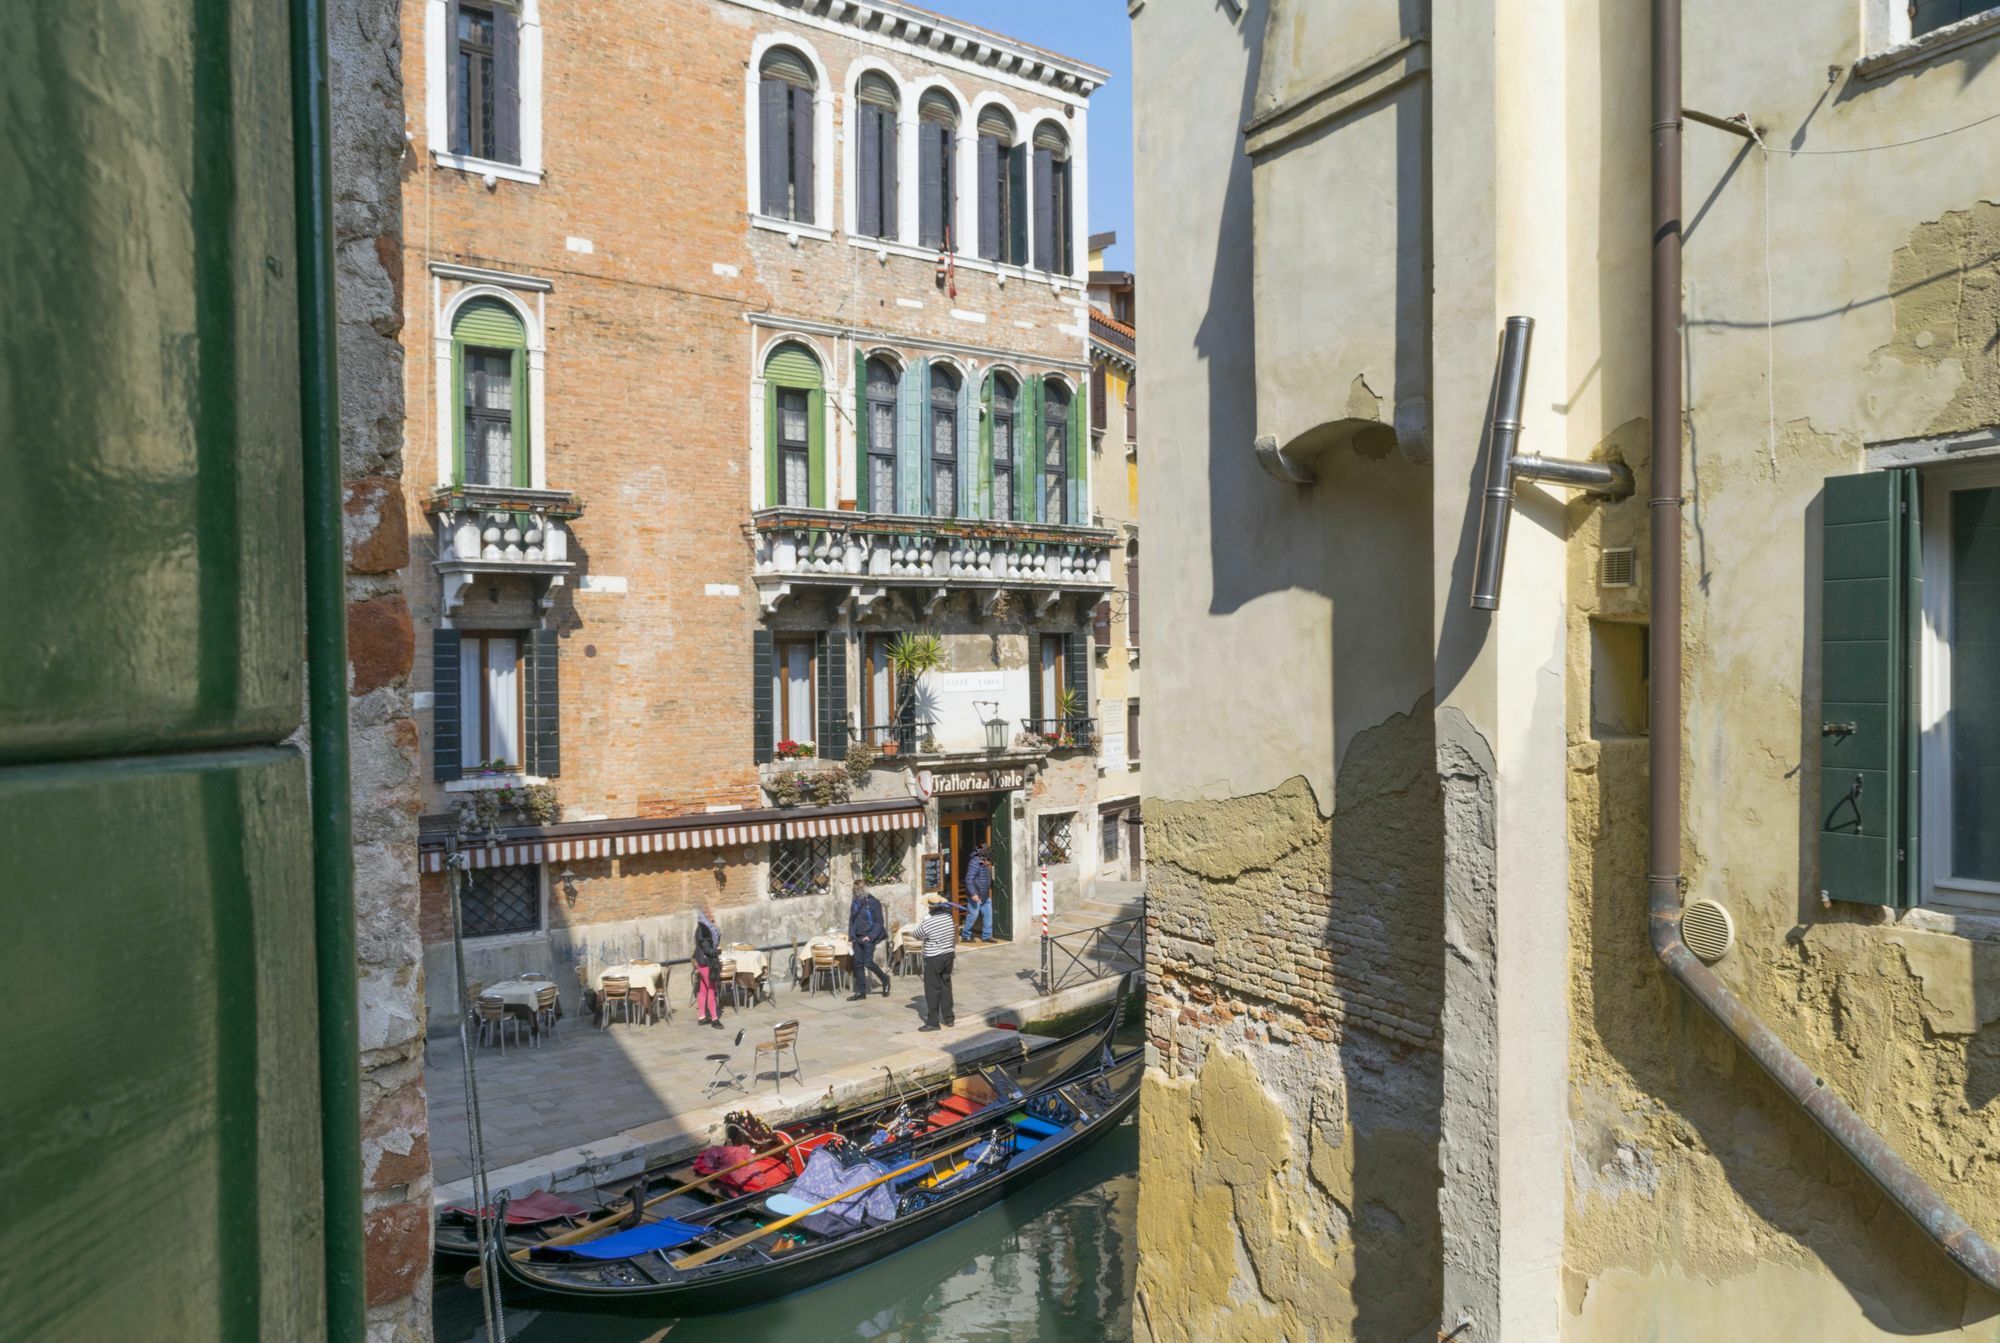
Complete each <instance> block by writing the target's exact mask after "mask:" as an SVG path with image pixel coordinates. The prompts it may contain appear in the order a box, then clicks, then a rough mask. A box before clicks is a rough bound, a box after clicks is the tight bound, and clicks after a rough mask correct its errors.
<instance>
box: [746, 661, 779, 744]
mask: <svg viewBox="0 0 2000 1343" xmlns="http://www.w3.org/2000/svg"><path fill="white" fill-rule="evenodd" d="M776 663H777V650H776V648H775V647H774V646H773V643H772V639H771V631H769V630H767V629H764V628H762V627H759V628H758V629H756V630H753V631H751V634H750V680H751V687H750V730H751V732H752V733H753V734H754V736H755V740H754V741H753V742H752V743H751V748H752V749H751V754H752V756H753V757H754V758H755V759H756V762H757V763H758V764H760V765H762V764H767V763H769V761H770V759H771V747H772V738H771V722H772V716H773V715H772V713H771V677H772V675H773V674H774V673H775V671H776Z"/></svg>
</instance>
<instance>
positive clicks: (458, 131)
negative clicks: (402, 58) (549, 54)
mask: <svg viewBox="0 0 2000 1343" xmlns="http://www.w3.org/2000/svg"><path fill="white" fill-rule="evenodd" d="M454 41H455V43H456V46H457V50H456V52H455V53H454V60H455V61H456V62H457V71H456V73H457V75H458V89H459V98H458V117H457V120H456V124H455V125H454V126H453V127H452V141H453V143H452V150H453V152H455V153H459V154H470V155H472V156H474V157H475V158H482V159H490V158H494V157H496V154H497V150H498V146H497V144H496V143H495V138H494V124H493V122H494V116H493V114H494V110H495V109H494V84H495V79H494V75H495V71H494V68H493V11H492V10H490V9H480V8H477V7H475V6H472V5H460V6H459V7H458V32H457V33H456V34H454Z"/></svg>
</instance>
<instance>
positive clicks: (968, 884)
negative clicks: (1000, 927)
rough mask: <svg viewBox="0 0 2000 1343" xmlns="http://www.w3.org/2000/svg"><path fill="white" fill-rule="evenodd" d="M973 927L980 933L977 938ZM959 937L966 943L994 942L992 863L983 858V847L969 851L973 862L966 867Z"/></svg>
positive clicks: (984, 855) (985, 857)
mask: <svg viewBox="0 0 2000 1343" xmlns="http://www.w3.org/2000/svg"><path fill="white" fill-rule="evenodd" d="M982 920H984V922H983V923H982V922H981V921H982ZM975 927H976V928H978V929H979V930H980V931H979V933H978V934H977V935H974V933H973V929H974V928H975ZM958 935H959V936H960V937H961V938H963V939H964V940H966V941H967V942H982V941H983V942H991V941H992V940H993V860H992V859H991V858H989V857H987V856H986V846H985V845H984V844H981V845H980V846H979V847H978V848H976V849H974V850H973V851H972V861H971V862H969V863H967V864H966V865H965V922H964V923H963V924H961V925H960V926H959V930H958Z"/></svg>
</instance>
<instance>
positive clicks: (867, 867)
mask: <svg viewBox="0 0 2000 1343" xmlns="http://www.w3.org/2000/svg"><path fill="white" fill-rule="evenodd" d="M904 847H905V845H904V843H903V836H902V835H901V833H899V832H894V831H891V832H888V833H885V834H871V835H863V836H862V837H861V880H862V881H864V882H865V883H867V884H868V885H870V886H888V885H891V884H893V883H895V882H899V881H901V880H902V879H903V850H904Z"/></svg>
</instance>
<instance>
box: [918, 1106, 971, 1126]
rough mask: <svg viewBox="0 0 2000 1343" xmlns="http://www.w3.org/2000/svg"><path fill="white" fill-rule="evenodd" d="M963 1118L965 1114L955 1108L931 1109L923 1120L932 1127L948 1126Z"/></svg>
mask: <svg viewBox="0 0 2000 1343" xmlns="http://www.w3.org/2000/svg"><path fill="white" fill-rule="evenodd" d="M963 1118H965V1116H964V1115H962V1114H960V1113H959V1112H958V1111H956V1110H932V1111H931V1113H930V1117H929V1118H927V1119H925V1120H924V1122H925V1123H926V1124H929V1125H930V1126H931V1127H932V1128H950V1127H951V1126H952V1125H953V1124H956V1123H957V1122H958V1121H959V1120H961V1119H963Z"/></svg>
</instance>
